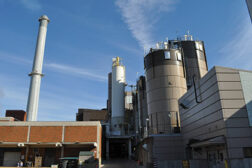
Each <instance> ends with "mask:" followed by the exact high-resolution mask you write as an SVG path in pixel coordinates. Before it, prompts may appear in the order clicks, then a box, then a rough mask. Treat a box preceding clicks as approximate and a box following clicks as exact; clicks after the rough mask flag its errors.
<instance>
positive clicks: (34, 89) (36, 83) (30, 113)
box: [26, 15, 50, 121]
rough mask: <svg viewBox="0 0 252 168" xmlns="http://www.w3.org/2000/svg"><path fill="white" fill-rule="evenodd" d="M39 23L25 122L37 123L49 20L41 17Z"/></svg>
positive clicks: (44, 16)
mask: <svg viewBox="0 0 252 168" xmlns="http://www.w3.org/2000/svg"><path fill="white" fill-rule="evenodd" d="M39 22H40V25H39V32H38V38H37V45H36V51H35V56H34V61H33V68H32V72H31V73H30V74H29V76H31V83H30V90H29V97H28V102H27V108H26V112H27V121H37V114H38V102H39V91H40V82H41V77H42V76H43V74H42V65H43V57H44V50H45V41H46V32H47V25H48V23H49V22H50V20H49V18H48V17H47V16H46V15H43V16H41V17H40V18H39Z"/></svg>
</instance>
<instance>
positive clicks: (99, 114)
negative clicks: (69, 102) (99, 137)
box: [76, 109, 108, 122]
mask: <svg viewBox="0 0 252 168" xmlns="http://www.w3.org/2000/svg"><path fill="white" fill-rule="evenodd" d="M76 121H101V122H107V121H108V110H107V109H101V110H96V109H78V113H77V114H76Z"/></svg>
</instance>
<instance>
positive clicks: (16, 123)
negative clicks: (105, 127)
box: [0, 121, 101, 126]
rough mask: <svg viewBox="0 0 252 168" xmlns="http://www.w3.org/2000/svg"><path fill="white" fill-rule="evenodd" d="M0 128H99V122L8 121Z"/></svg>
mask: <svg viewBox="0 0 252 168" xmlns="http://www.w3.org/2000/svg"><path fill="white" fill-rule="evenodd" d="M0 126H101V122H100V121H9V122H0Z"/></svg>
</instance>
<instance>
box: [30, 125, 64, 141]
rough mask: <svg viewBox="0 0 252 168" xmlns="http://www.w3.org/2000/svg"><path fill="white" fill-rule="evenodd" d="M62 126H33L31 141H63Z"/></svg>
mask: <svg viewBox="0 0 252 168" xmlns="http://www.w3.org/2000/svg"><path fill="white" fill-rule="evenodd" d="M61 141H62V127H59V126H47V127H45V126H44V127H43V126H41V127H40V126H33V127H31V130H30V142H61Z"/></svg>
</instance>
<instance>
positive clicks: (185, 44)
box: [181, 39, 208, 89]
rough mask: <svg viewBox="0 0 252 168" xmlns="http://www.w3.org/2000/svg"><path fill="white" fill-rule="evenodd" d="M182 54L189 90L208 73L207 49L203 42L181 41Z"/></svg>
mask: <svg viewBox="0 0 252 168" xmlns="http://www.w3.org/2000/svg"><path fill="white" fill-rule="evenodd" d="M181 47H182V53H183V57H184V59H185V61H184V62H185V67H186V81H187V87H188V89H189V88H190V87H191V86H193V85H194V83H193V81H198V80H199V79H200V78H202V77H203V76H204V75H205V74H206V73H207V71H208V67H207V60H206V54H205V47H204V42H203V41H192V40H186V39H185V40H183V41H181Z"/></svg>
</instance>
